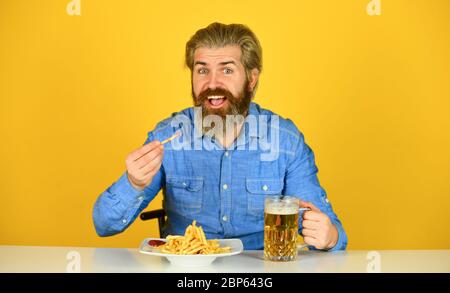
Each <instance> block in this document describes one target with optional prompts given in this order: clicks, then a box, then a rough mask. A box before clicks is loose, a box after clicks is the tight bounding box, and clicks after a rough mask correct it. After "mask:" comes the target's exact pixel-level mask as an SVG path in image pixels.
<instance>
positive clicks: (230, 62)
mask: <svg viewBox="0 0 450 293" xmlns="http://www.w3.org/2000/svg"><path fill="white" fill-rule="evenodd" d="M219 64H220V65H227V64H234V65H236V62H234V61H232V60H230V61H224V62H220V63H219Z"/></svg>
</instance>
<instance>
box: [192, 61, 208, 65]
mask: <svg viewBox="0 0 450 293" xmlns="http://www.w3.org/2000/svg"><path fill="white" fill-rule="evenodd" d="M195 65H206V62H203V61H195V63H194V66H195Z"/></svg>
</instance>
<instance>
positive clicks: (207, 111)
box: [192, 81, 252, 136]
mask: <svg viewBox="0 0 450 293" xmlns="http://www.w3.org/2000/svg"><path fill="white" fill-rule="evenodd" d="M209 96H224V97H225V98H226V100H225V101H224V102H223V103H226V105H224V106H222V107H220V108H218V109H213V108H211V107H210V106H209V105H208V103H209V101H208V97H209ZM192 97H193V99H194V106H195V107H202V117H203V118H204V117H207V116H208V115H217V116H219V117H221V118H222V125H223V129H222V131H223V134H225V133H226V131H227V127H228V126H230V127H231V126H232V127H231V128H230V129H229V131H234V130H235V129H234V127H235V126H234V125H233V124H230V125H228V124H227V121H226V117H227V115H231V116H233V117H236V116H238V115H239V116H241V117H243V118H244V117H245V116H247V114H248V109H249V107H250V102H251V100H252V92H251V91H248V81H246V82H245V85H244V87H243V88H242V90H241V91H240V93H239V94H238V96H236V97H235V96H234V95H233V94H232V93H230V92H229V91H228V90H226V89H222V88H216V89H214V90H212V89H209V88H208V89H206V90H205V91H203V92H201V93H200V94H199V95H198V97H196V96H195V94H194V90H193V88H192ZM237 121H239V119H238V120H237ZM214 127H215V125H214V123H212V125H211V126H206V125H203V123H202V133H203V134H205V133H206V132H209V133H211V132H210V131H211V129H214ZM219 130H220V129H215V130H214V131H213V133H214V135H219V136H222V135H221V134H220V133H218V132H217V131H219ZM211 134H212V133H211Z"/></svg>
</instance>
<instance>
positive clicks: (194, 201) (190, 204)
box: [165, 177, 203, 215]
mask: <svg viewBox="0 0 450 293" xmlns="http://www.w3.org/2000/svg"><path fill="white" fill-rule="evenodd" d="M165 201H166V205H165V207H166V208H167V209H168V210H171V211H173V212H175V213H178V214H181V215H194V214H198V213H200V212H201V211H202V203H203V178H202V177H167V179H166V198H165Z"/></svg>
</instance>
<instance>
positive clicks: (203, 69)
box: [197, 68, 208, 74]
mask: <svg viewBox="0 0 450 293" xmlns="http://www.w3.org/2000/svg"><path fill="white" fill-rule="evenodd" d="M197 72H198V73H199V74H206V73H208V69H206V68H200V69H199V70H198V71H197Z"/></svg>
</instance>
